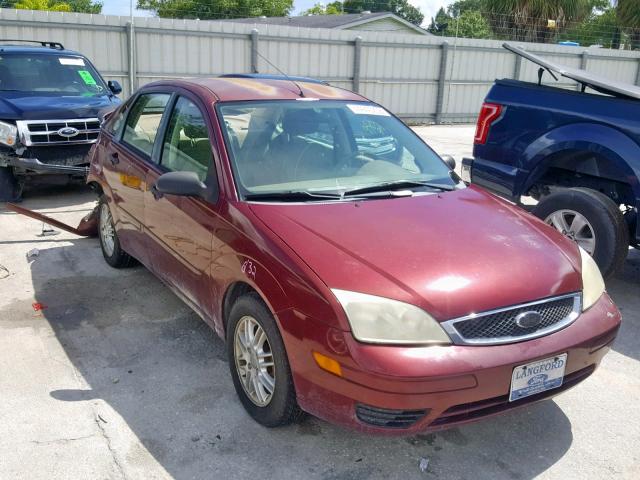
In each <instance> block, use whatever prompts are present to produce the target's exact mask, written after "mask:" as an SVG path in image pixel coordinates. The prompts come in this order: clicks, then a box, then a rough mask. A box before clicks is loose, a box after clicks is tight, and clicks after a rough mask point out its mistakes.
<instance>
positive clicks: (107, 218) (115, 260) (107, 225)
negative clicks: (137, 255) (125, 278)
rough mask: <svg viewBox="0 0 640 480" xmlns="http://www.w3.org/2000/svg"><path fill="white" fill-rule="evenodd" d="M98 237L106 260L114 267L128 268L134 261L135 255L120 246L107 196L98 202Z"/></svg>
mask: <svg viewBox="0 0 640 480" xmlns="http://www.w3.org/2000/svg"><path fill="white" fill-rule="evenodd" d="M98 238H100V248H101V249H102V255H103V256H104V259H105V261H106V262H107V263H108V264H109V265H111V266H112V267H114V268H126V267H129V266H131V265H133V263H134V259H133V257H131V256H130V255H129V254H128V253H127V252H125V251H124V250H123V249H122V247H121V246H120V240H118V234H117V232H116V229H115V226H114V223H113V217H112V216H111V210H110V209H109V204H108V203H107V199H106V197H105V196H104V195H103V196H101V197H100V201H99V204H98Z"/></svg>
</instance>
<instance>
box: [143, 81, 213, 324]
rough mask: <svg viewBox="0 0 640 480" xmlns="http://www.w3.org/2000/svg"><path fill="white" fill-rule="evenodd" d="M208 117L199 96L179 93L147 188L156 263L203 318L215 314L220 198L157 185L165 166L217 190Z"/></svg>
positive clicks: (147, 216) (147, 220)
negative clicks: (161, 191)
mask: <svg viewBox="0 0 640 480" xmlns="http://www.w3.org/2000/svg"><path fill="white" fill-rule="evenodd" d="M209 123H210V122H209V120H208V114H207V113H206V109H205V107H204V105H203V104H201V103H200V102H199V101H198V100H197V98H195V97H191V96H189V95H188V92H184V93H183V94H181V95H178V96H176V98H175V100H174V101H173V102H172V108H171V112H170V113H169V114H168V117H167V120H166V121H165V125H164V127H163V138H162V141H161V142H159V145H158V146H157V147H156V148H157V159H158V164H157V165H154V167H153V168H151V169H149V170H148V171H147V177H146V184H147V189H146V192H145V224H146V227H147V229H148V236H149V242H150V248H149V252H150V255H151V262H152V266H153V269H154V270H155V271H156V273H157V274H158V275H160V276H162V278H163V279H164V280H165V281H166V282H168V283H169V284H171V285H172V286H173V287H174V288H175V289H176V290H178V292H179V293H181V294H182V296H183V298H184V299H185V301H187V302H188V303H189V304H190V305H191V306H192V307H193V308H194V309H196V310H197V311H199V312H200V313H201V315H202V316H204V317H205V318H207V317H208V318H212V317H213V316H214V312H213V302H212V285H211V275H210V266H211V261H212V242H213V232H214V230H215V228H216V224H217V222H218V216H217V207H216V201H217V198H208V199H203V198H195V197H179V196H175V195H161V194H159V193H158V192H157V191H156V190H155V189H154V188H153V185H154V184H155V182H156V180H157V179H158V177H159V176H160V175H162V174H163V173H165V172H170V171H189V172H195V173H196V174H197V175H198V177H199V178H200V180H202V181H203V182H204V183H205V184H206V185H207V186H212V185H215V186H216V188H215V189H214V190H215V191H218V190H219V188H218V187H217V185H218V179H217V175H216V168H215V166H214V157H213V151H214V149H213V146H212V141H211V139H212V138H213V136H212V134H211V132H212V130H211V128H210V125H209ZM209 190H212V189H209Z"/></svg>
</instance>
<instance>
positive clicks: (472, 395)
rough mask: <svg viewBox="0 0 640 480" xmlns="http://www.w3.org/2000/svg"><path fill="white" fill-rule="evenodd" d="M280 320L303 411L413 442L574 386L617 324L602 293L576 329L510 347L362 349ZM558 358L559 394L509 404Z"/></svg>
mask: <svg viewBox="0 0 640 480" xmlns="http://www.w3.org/2000/svg"><path fill="white" fill-rule="evenodd" d="M278 319H279V320H280V322H281V325H282V327H283V329H282V331H283V334H284V335H283V336H284V338H285V344H286V346H287V353H288V356H289V361H290V364H291V368H292V373H293V377H294V383H295V386H296V392H297V397H298V403H299V404H300V407H301V408H302V409H303V410H305V411H307V412H309V413H311V414H313V415H315V416H317V417H320V418H323V419H325V420H327V421H330V422H332V423H337V424H340V425H344V426H347V427H350V428H353V429H356V430H359V431H363V432H369V433H379V434H396V435H398V434H400V435H407V434H411V433H416V432H425V431H433V430H439V429H444V428H448V427H451V426H453V425H458V424H461V423H467V422H471V421H475V420H478V419H480V418H484V417H487V416H491V415H494V414H498V413H500V412H503V411H506V410H510V409H513V408H517V407H519V406H523V405H526V404H529V403H531V402H534V401H538V400H541V399H543V398H548V397H550V396H553V395H556V394H558V393H560V392H562V391H564V390H566V389H567V388H570V387H572V386H574V385H576V384H577V383H579V382H580V381H582V380H584V379H585V378H586V377H588V376H589V375H590V374H591V373H592V372H593V371H594V370H595V368H596V367H597V365H598V364H599V363H600V361H601V360H602V358H603V357H604V355H605V354H606V353H607V351H608V350H609V347H610V345H611V343H612V342H613V340H614V339H615V337H616V335H617V332H618V328H619V326H620V320H621V316H620V313H619V311H618V310H617V308H616V307H615V305H614V304H613V303H612V302H611V300H610V298H609V297H608V296H607V295H606V294H604V295H603V296H602V298H601V299H600V300H599V301H598V302H597V303H596V304H595V305H594V306H592V307H591V308H590V309H589V310H588V311H587V312H584V313H582V314H581V315H580V317H578V319H577V320H576V321H575V322H574V323H572V324H571V325H569V326H568V327H566V328H564V329H563V330H560V331H558V332H555V333H553V334H550V335H548V336H546V337H541V338H537V339H534V340H530V341H526V342H520V343H513V344H508V345H495V346H457V345H451V346H432V347H394V346H380V345H365V344H361V343H358V342H356V341H355V340H354V339H353V337H352V336H351V334H350V333H348V332H341V331H339V330H336V329H333V328H331V327H328V326H326V325H324V324H322V323H320V322H316V321H314V320H312V319H309V318H305V319H304V320H303V321H301V318H300V314H299V313H298V314H295V315H294V314H293V313H292V312H281V313H280V314H279V315H278ZM312 351H316V352H319V353H322V354H325V355H327V356H330V357H332V358H334V359H335V360H337V361H338V362H340V364H341V366H342V373H343V376H342V377H338V376H336V375H333V374H330V373H328V372H326V371H324V370H321V369H320V368H319V367H318V366H317V365H316V364H315V362H314V360H313V357H312ZM562 353H567V354H568V358H567V365H566V369H565V377H564V383H563V386H561V387H559V388H557V389H554V390H550V391H547V392H543V393H541V394H538V395H534V396H531V397H527V398H524V399H522V400H519V401H516V402H509V401H508V394H509V389H510V383H511V374H512V371H513V368H514V367H516V366H518V365H522V364H525V363H529V362H532V361H535V360H540V359H544V358H547V357H551V356H554V355H557V354H562ZM362 406H364V407H365V408H364V410H363V409H362ZM377 411H380V412H382V413H377ZM389 411H392V412H391V413H389ZM363 412H364V413H363ZM394 412H398V413H397V415H398V418H400V419H404V420H402V421H400V422H398V423H396V424H395V425H392V426H385V427H381V426H378V425H376V424H375V422H374V423H372V422H371V418H374V417H376V415H378V417H379V416H380V415H381V416H382V417H383V418H387V417H388V416H389V415H394ZM416 412H418V413H416ZM420 412H423V413H420ZM363 419H364V420H363ZM406 419H409V420H410V422H406V421H405V420H406ZM403 422H404V423H403ZM390 425H391V424H390Z"/></svg>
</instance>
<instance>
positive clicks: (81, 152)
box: [22, 143, 91, 165]
mask: <svg viewBox="0 0 640 480" xmlns="http://www.w3.org/2000/svg"><path fill="white" fill-rule="evenodd" d="M90 149H91V144H90V143H84V144H78V145H70V144H65V145H64V148H62V147H60V148H51V147H48V146H34V147H29V148H28V149H27V150H26V151H25V152H24V154H23V155H22V156H23V157H24V158H37V159H38V160H39V161H41V162H42V163H55V164H57V165H82V164H86V163H89V158H88V157H87V153H89V150H90Z"/></svg>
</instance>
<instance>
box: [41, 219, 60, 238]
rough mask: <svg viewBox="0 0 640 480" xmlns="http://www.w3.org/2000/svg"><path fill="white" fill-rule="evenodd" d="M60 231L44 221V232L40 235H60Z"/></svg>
mask: <svg viewBox="0 0 640 480" xmlns="http://www.w3.org/2000/svg"><path fill="white" fill-rule="evenodd" d="M59 233H60V232H59V231H58V230H54V229H53V228H51V226H50V225H48V224H46V223H44V222H42V232H41V233H40V235H38V236H39V237H50V236H52V235H58V234H59Z"/></svg>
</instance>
